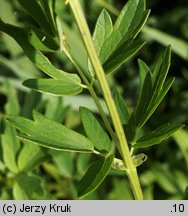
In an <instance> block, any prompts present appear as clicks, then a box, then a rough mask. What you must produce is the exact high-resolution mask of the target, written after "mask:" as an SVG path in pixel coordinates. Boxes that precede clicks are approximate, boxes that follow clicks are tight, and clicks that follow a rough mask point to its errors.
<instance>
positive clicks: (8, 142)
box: [1, 122, 20, 173]
mask: <svg viewBox="0 0 188 216" xmlns="http://www.w3.org/2000/svg"><path fill="white" fill-rule="evenodd" d="M1 139H2V143H1V144H2V151H3V160H4V163H5V164H6V166H7V167H8V169H9V170H10V171H11V172H13V173H16V172H17V171H18V167H17V162H16V156H17V153H18V150H19V148H20V143H19V140H18V138H17V137H16V131H15V128H14V127H12V125H10V123H8V122H6V126H5V131H4V134H3V135H2V138H1Z"/></svg>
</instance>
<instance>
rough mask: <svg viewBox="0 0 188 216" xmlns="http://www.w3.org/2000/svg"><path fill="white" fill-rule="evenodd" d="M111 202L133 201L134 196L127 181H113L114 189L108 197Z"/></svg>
mask: <svg viewBox="0 0 188 216" xmlns="http://www.w3.org/2000/svg"><path fill="white" fill-rule="evenodd" d="M108 199H110V200H132V199H133V196H132V193H131V189H130V186H129V183H128V182H127V181H125V180H118V179H114V180H113V189H112V190H111V191H110V193H109V195H108Z"/></svg>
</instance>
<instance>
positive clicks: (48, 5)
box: [40, 0, 57, 32]
mask: <svg viewBox="0 0 188 216" xmlns="http://www.w3.org/2000/svg"><path fill="white" fill-rule="evenodd" d="M40 4H41V6H42V8H43V10H44V11H45V15H46V18H47V20H48V22H49V24H50V26H51V29H53V31H54V32H57V27H56V21H55V16H56V15H55V0H48V1H46V0H40Z"/></svg>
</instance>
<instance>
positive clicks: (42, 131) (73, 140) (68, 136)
mask: <svg viewBox="0 0 188 216" xmlns="http://www.w3.org/2000/svg"><path fill="white" fill-rule="evenodd" d="M33 117H34V120H35V121H32V120H29V119H27V118H24V117H21V116H15V115H7V116H6V119H7V120H8V121H9V122H11V123H12V124H13V125H14V126H15V127H16V128H18V129H19V130H20V131H22V132H24V133H25V134H27V136H25V135H21V134H20V135H19V136H18V137H19V138H20V139H23V140H26V141H30V142H33V143H34V144H38V145H41V146H44V147H47V148H52V149H55V150H60V151H65V150H67V151H81V152H92V151H93V144H92V143H91V141H90V140H89V139H87V138H86V137H84V136H83V135H81V134H79V133H77V132H75V131H73V130H71V129H69V128H66V127H65V126H63V125H62V124H60V123H57V122H55V121H53V120H51V119H48V118H46V117H45V116H43V115H42V114H40V113H38V112H37V111H34V112H33Z"/></svg>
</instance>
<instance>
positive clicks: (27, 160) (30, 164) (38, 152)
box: [18, 143, 49, 172]
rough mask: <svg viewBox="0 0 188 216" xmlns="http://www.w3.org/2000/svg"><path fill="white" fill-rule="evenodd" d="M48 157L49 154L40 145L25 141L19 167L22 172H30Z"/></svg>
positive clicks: (20, 154) (19, 157)
mask: <svg viewBox="0 0 188 216" xmlns="http://www.w3.org/2000/svg"><path fill="white" fill-rule="evenodd" d="M28 156H29V157H28ZM48 158H49V156H48V155H47V154H46V153H45V151H44V149H42V148H40V146H37V145H33V144H32V143H25V144H24V146H23V147H22V149H21V151H20V153H19V156H18V168H19V170H20V171H22V172H28V171H30V170H32V169H33V168H35V166H37V165H39V164H41V163H42V162H44V161H46V160H47V159H48Z"/></svg>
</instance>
